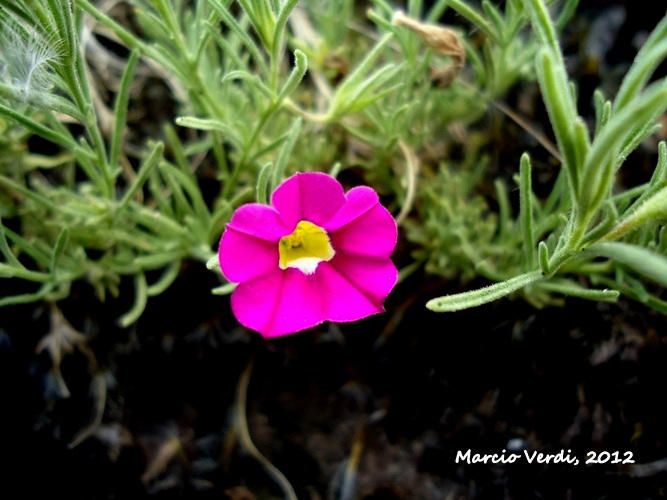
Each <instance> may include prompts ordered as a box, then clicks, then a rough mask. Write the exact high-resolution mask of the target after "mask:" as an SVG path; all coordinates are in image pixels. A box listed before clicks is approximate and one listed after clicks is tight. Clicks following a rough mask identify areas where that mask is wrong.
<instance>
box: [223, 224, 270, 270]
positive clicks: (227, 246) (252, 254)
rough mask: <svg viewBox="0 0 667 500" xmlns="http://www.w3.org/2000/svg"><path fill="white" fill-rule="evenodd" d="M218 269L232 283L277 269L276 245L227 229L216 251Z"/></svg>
mask: <svg viewBox="0 0 667 500" xmlns="http://www.w3.org/2000/svg"><path fill="white" fill-rule="evenodd" d="M218 258H219V260H220V269H221V270H222V274H224V276H225V278H227V279H228V280H229V281H233V282H234V283H241V282H243V281H248V280H251V279H253V278H256V277H257V276H261V275H262V274H266V273H268V272H270V271H272V270H273V269H276V268H277V267H278V261H279V258H280V257H279V254H278V244H277V243H274V242H271V241H266V240H262V239H260V238H257V237H255V236H250V235H248V234H245V233H242V232H239V231H237V230H236V229H234V228H233V227H229V226H228V227H227V229H225V232H224V233H223V234H222V238H221V239H220V248H219V250H218Z"/></svg>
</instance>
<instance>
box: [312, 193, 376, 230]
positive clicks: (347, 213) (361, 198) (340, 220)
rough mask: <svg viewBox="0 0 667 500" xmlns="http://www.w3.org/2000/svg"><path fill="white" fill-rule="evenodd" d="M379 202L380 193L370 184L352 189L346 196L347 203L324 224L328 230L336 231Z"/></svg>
mask: <svg viewBox="0 0 667 500" xmlns="http://www.w3.org/2000/svg"><path fill="white" fill-rule="evenodd" d="M378 203H379V199H378V195H377V193H376V192H375V191H373V190H372V189H371V188H369V187H368V186H357V187H355V188H352V189H350V190H349V191H348V192H347V195H346V196H345V204H344V205H343V206H342V207H341V208H340V210H338V212H336V214H335V215H334V216H333V217H332V218H331V219H329V220H328V221H327V222H326V224H325V225H324V229H326V230H327V231H328V232H333V231H336V230H337V229H340V228H341V227H342V226H344V225H345V224H348V223H350V222H351V221H353V220H354V219H356V218H358V217H360V216H362V215H363V214H365V213H366V212H368V211H369V210H370V209H371V208H373V207H374V206H375V205H377V204H378Z"/></svg>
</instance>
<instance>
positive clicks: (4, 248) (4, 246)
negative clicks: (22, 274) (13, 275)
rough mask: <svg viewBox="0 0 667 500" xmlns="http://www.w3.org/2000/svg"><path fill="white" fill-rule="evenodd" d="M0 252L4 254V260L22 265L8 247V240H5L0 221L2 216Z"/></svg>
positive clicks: (18, 265) (14, 264) (15, 264)
mask: <svg viewBox="0 0 667 500" xmlns="http://www.w3.org/2000/svg"><path fill="white" fill-rule="evenodd" d="M0 252H2V255H4V256H5V260H6V261H7V262H9V263H10V264H12V266H16V267H23V264H21V262H19V260H18V259H17V258H16V256H15V255H14V252H12V249H11V248H9V242H8V241H7V236H6V235H5V226H4V224H3V223H2V217H0Z"/></svg>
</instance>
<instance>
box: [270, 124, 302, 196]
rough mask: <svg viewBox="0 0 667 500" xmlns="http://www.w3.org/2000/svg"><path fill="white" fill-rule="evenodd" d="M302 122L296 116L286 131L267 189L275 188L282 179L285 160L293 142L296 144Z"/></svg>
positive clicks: (290, 152) (285, 164) (292, 147)
mask: <svg viewBox="0 0 667 500" xmlns="http://www.w3.org/2000/svg"><path fill="white" fill-rule="evenodd" d="M302 123H303V120H302V119H301V118H300V117H299V118H297V119H296V120H294V123H293V124H292V126H291V127H290V129H289V131H288V132H287V135H286V137H285V142H284V143H283V146H282V147H281V148H280V152H279V153H278V158H277V159H276V166H275V168H274V169H273V178H272V179H271V185H270V186H269V190H271V191H273V189H275V188H276V187H277V186H278V184H280V182H281V181H282V180H283V177H284V175H285V170H286V168H287V161H288V160H289V157H290V155H291V154H292V150H293V149H294V144H296V141H297V139H298V138H299V134H300V133H301V125H302Z"/></svg>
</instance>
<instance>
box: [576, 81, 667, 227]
mask: <svg viewBox="0 0 667 500" xmlns="http://www.w3.org/2000/svg"><path fill="white" fill-rule="evenodd" d="M666 106H667V87H665V86H664V85H655V84H654V85H652V86H651V87H650V88H649V89H648V90H647V91H646V92H645V93H644V94H643V95H642V96H641V97H640V98H638V99H637V100H635V101H633V102H632V103H631V104H629V105H628V106H626V107H624V108H623V109H622V110H621V111H619V112H615V113H614V116H612V118H611V120H610V121H609V123H608V124H607V126H606V127H605V128H604V129H603V130H602V131H601V132H600V134H599V135H598V136H597V137H596V138H595V141H594V142H593V145H592V146H591V149H590V152H589V154H588V156H587V158H586V164H585V165H584V169H583V173H582V192H581V200H582V211H583V212H585V213H588V214H592V213H593V211H594V210H596V209H597V207H598V206H599V205H600V204H601V203H602V201H603V200H604V198H605V197H606V196H607V194H608V193H609V188H610V187H611V182H612V180H613V174H614V170H615V167H616V162H617V158H616V155H617V154H618V151H619V144H620V143H621V141H622V140H623V138H624V136H625V135H626V134H627V132H628V130H632V128H633V127H634V126H635V125H636V124H637V123H640V124H641V123H645V122H647V121H648V120H650V118H651V117H652V116H653V115H654V114H655V113H656V110H664V109H665V107H666Z"/></svg>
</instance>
